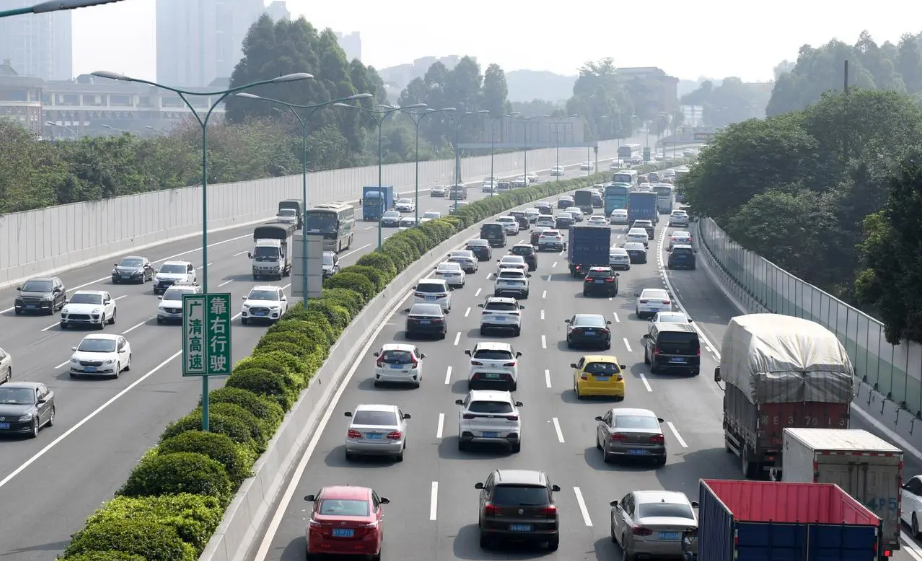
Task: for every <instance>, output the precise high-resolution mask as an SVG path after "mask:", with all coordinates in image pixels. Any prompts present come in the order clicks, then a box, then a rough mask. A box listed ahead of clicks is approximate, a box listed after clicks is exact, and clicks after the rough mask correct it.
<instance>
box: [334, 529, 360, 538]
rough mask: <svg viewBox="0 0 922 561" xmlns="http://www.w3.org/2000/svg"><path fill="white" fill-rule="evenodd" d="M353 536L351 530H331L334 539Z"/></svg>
mask: <svg viewBox="0 0 922 561" xmlns="http://www.w3.org/2000/svg"><path fill="white" fill-rule="evenodd" d="M354 535H355V530H353V529H352V528H333V537H334V538H351V537H352V536H354Z"/></svg>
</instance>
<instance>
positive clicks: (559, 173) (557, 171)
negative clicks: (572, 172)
mask: <svg viewBox="0 0 922 561" xmlns="http://www.w3.org/2000/svg"><path fill="white" fill-rule="evenodd" d="M565 173H566V171H565V170H564V167H563V166H554V167H552V168H551V177H563V175H564V174H565Z"/></svg>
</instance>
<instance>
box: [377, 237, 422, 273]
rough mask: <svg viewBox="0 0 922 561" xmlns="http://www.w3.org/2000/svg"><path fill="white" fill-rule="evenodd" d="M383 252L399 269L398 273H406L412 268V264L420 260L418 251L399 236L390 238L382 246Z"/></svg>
mask: <svg viewBox="0 0 922 561" xmlns="http://www.w3.org/2000/svg"><path fill="white" fill-rule="evenodd" d="M381 252H382V253H384V255H386V256H387V257H388V258H390V260H391V261H393V263H394V266H396V267H397V272H398V273H400V272H402V271H404V270H405V269H406V268H407V267H409V266H410V263H412V262H414V261H416V260H417V259H419V253H418V252H417V251H416V248H415V247H413V245H411V244H410V243H409V242H407V241H406V240H404V239H402V238H400V237H397V236H391V237H390V238H388V239H387V241H385V242H384V243H383V244H382V245H381Z"/></svg>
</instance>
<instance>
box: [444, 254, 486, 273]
mask: <svg viewBox="0 0 922 561" xmlns="http://www.w3.org/2000/svg"><path fill="white" fill-rule="evenodd" d="M448 260H449V261H450V262H452V263H457V264H458V265H461V270H462V271H464V272H465V274H473V273H476V272H477V271H478V269H480V263H479V262H478V261H477V257H476V256H475V255H474V252H473V251H471V250H469V249H460V250H458V251H452V252H451V253H449V254H448Z"/></svg>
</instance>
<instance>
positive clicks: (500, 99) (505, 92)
mask: <svg viewBox="0 0 922 561" xmlns="http://www.w3.org/2000/svg"><path fill="white" fill-rule="evenodd" d="M508 98H509V86H508V85H507V84H506V73H505V72H503V69H502V68H500V66H499V65H498V64H491V65H490V66H488V67H487V70H486V72H484V74H483V108H484V109H486V110H487V111H489V112H490V115H491V116H493V117H501V116H502V115H504V114H505V113H507V112H508V111H509V108H510V107H511V105H510V103H509V99H508Z"/></svg>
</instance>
